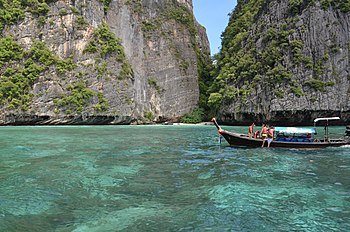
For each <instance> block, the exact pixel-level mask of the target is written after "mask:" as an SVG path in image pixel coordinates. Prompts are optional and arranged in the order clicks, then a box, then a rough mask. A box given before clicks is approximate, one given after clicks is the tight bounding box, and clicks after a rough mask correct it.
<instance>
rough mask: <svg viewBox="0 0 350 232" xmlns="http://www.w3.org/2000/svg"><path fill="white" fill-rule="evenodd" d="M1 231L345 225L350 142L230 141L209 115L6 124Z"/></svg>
mask: <svg viewBox="0 0 350 232" xmlns="http://www.w3.org/2000/svg"><path fill="white" fill-rule="evenodd" d="M224 129H227V130H235V131H244V132H246V131H247V128H246V127H224ZM344 129H345V128H342V127H337V128H332V131H333V132H338V133H343V132H344ZM0 231H6V232H8V231H9V232H12V231H13V232H18V231H26V232H27V231H64V232H66V231H75V232H80V231H82V232H90V231H96V232H97V231H98V232H100V231H102V232H103V231H198V232H202V231H225V232H226V231H239V232H241V231H249V232H254V231H257V232H262V231H268V232H270V231H313V232H316V231H317V232H320V231H327V232H328V231H344V232H347V231H350V148H349V147H348V148H326V149H323V150H292V149H278V148H254V149H253V148H249V149H248V148H235V147H230V146H229V145H228V144H227V142H225V141H223V142H222V144H221V145H220V144H219V143H218V134H217V130H216V128H215V127H214V126H209V125H208V126H205V125H168V126H165V125H164V126H160V125H159V126H57V127H49V126H43V127H31V126H25V127H0Z"/></svg>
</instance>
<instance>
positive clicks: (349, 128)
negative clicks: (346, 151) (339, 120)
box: [345, 125, 350, 137]
mask: <svg viewBox="0 0 350 232" xmlns="http://www.w3.org/2000/svg"><path fill="white" fill-rule="evenodd" d="M345 136H346V137H350V125H347V126H346V130H345Z"/></svg>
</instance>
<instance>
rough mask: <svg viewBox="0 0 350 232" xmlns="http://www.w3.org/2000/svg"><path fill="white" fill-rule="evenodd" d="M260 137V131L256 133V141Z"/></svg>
mask: <svg viewBox="0 0 350 232" xmlns="http://www.w3.org/2000/svg"><path fill="white" fill-rule="evenodd" d="M259 136H260V131H258V130H257V131H255V132H254V139H257V138H259Z"/></svg>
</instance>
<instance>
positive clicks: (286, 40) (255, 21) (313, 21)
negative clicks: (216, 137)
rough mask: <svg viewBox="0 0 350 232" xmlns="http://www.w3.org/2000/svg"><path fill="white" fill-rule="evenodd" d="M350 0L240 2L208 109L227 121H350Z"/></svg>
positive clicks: (225, 36) (225, 39) (225, 41)
mask: <svg viewBox="0 0 350 232" xmlns="http://www.w3.org/2000/svg"><path fill="white" fill-rule="evenodd" d="M349 22H350V3H349V1H338V0H337V1H317V0H312V1H301V0H259V1H250V0H244V1H243V0H242V1H238V5H237V7H236V9H235V10H234V11H233V13H232V15H231V18H230V22H229V25H228V27H227V28H226V30H225V32H224V33H223V41H222V51H221V52H220V54H219V59H218V61H217V67H216V69H217V78H216V80H215V82H214V84H213V86H212V89H211V91H212V93H211V96H210V98H209V103H211V104H212V106H214V107H216V109H217V110H218V112H219V114H220V117H219V118H220V119H221V120H222V121H223V122H226V123H233V124H238V123H246V124H247V123H250V122H251V121H260V122H261V121H270V122H272V123H274V124H293V125H295V124H308V123H312V119H313V118H315V117H319V116H340V117H341V118H342V120H343V122H346V121H347V122H349V121H350V101H349V99H350V98H349V96H350V73H349V65H350V63H349V62H350V58H349V52H350V23H349Z"/></svg>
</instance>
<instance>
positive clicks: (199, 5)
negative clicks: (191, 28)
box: [193, 0, 237, 55]
mask: <svg viewBox="0 0 350 232" xmlns="http://www.w3.org/2000/svg"><path fill="white" fill-rule="evenodd" d="M236 4H237V1H236V0H219V1H218V0H193V11H194V15H195V17H196V19H197V21H198V22H199V23H200V24H201V25H202V26H204V27H205V28H206V29H207V35H208V39H209V43H210V50H211V55H214V54H216V53H218V52H219V50H220V48H221V34H222V32H223V31H224V30H225V28H226V26H227V25H228V20H229V16H228V14H229V13H231V12H232V10H233V9H234V8H235V6H236Z"/></svg>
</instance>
